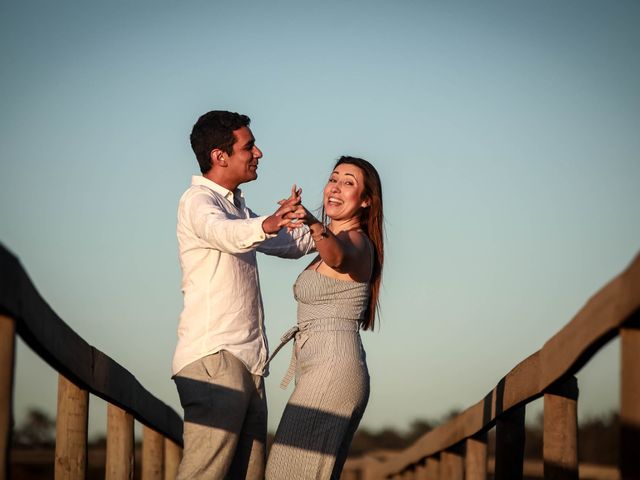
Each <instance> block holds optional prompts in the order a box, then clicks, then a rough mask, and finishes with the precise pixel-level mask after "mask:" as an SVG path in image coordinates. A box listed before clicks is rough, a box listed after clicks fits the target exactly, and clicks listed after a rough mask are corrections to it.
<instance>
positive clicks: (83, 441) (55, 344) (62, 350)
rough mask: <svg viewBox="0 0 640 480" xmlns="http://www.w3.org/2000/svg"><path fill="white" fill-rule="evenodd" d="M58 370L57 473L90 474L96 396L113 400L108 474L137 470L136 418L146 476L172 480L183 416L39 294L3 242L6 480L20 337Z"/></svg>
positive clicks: (0, 388)
mask: <svg viewBox="0 0 640 480" xmlns="http://www.w3.org/2000/svg"><path fill="white" fill-rule="evenodd" d="M16 334H18V335H20V337H21V338H22V339H23V340H24V342H25V343H26V344H27V345H29V347H30V348H31V349H32V350H33V351H34V352H36V353H37V354H38V355H39V356H40V357H41V358H42V359H44V360H45V361H46V362H47V363H48V364H49V365H50V366H51V367H53V368H54V369H55V370H56V371H57V372H58V373H59V380H58V404H57V405H58V407H57V410H58V412H57V420H56V446H55V466H54V470H55V478H56V479H62V478H64V479H76V478H77V479H84V478H85V475H86V470H87V424H88V403H89V394H94V395H97V396H98V397H100V398H102V399H104V400H105V401H106V402H108V405H107V410H108V411H107V455H106V465H105V471H106V478H107V479H130V478H133V473H134V420H137V421H139V422H140V423H142V424H143V441H142V466H141V467H142V468H141V469H140V470H141V476H142V479H143V480H152V479H153V480H164V479H173V478H175V476H176V472H177V468H178V464H179V462H180V456H181V452H182V419H181V418H180V416H179V415H178V414H177V413H176V412H175V411H174V410H173V409H171V408H170V407H168V406H167V405H165V404H164V403H163V402H162V401H160V400H159V399H157V398H156V397H154V396H153V395H152V394H151V393H149V392H148V391H147V390H146V389H145V388H144V387H143V386H142V385H141V384H140V383H139V382H138V381H137V380H136V379H135V377H134V376H133V375H132V374H131V373H130V372H128V371H127V370H126V369H125V368H124V367H122V366H121V365H119V364H118V363H116V362H115V361H114V360H112V359H111V358H109V357H108V356H107V355H105V354H104V353H102V352H101V351H100V350H97V349H96V348H94V347H92V346H91V345H89V344H88V343H87V342H86V341H85V340H84V339H82V337H80V336H79V335H78V334H76V333H75V332H74V331H73V330H72V329H71V328H69V326H68V325H67V324H65V323H64V322H63V321H62V320H61V319H60V318H59V317H58V316H57V315H56V314H55V313H54V312H53V310H52V309H51V308H50V307H49V306H48V305H47V303H46V302H45V301H44V300H43V299H42V297H40V295H39V294H38V292H37V291H36V289H35V288H34V286H33V285H32V283H31V281H30V280H29V277H28V276H27V274H26V272H25V271H24V269H23V268H22V266H21V265H20V262H19V261H18V259H17V258H16V257H14V256H13V255H12V254H11V253H10V252H9V251H7V250H6V249H5V248H4V247H2V246H1V245H0V480H5V479H6V478H8V467H9V465H8V463H9V460H8V458H9V449H10V441H11V415H12V397H13V391H12V390H13V373H14V358H15V352H14V349H15V335H16Z"/></svg>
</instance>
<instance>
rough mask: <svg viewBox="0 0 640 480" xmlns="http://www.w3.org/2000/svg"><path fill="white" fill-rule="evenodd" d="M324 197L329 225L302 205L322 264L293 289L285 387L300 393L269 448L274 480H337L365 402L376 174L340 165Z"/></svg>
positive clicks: (377, 262)
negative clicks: (294, 311)
mask: <svg viewBox="0 0 640 480" xmlns="http://www.w3.org/2000/svg"><path fill="white" fill-rule="evenodd" d="M323 197H324V198H323V222H320V221H319V220H318V219H316V218H315V217H314V216H313V215H312V214H311V213H309V211H308V210H306V209H305V208H304V207H302V206H300V209H301V211H303V212H304V215H305V217H304V223H306V224H307V225H309V228H310V230H311V235H312V238H313V239H314V241H315V244H316V249H317V252H318V256H317V257H316V258H315V260H313V262H311V264H310V265H309V266H308V267H307V268H306V269H305V270H304V271H303V272H302V273H301V274H300V275H299V276H298V279H297V280H296V282H295V284H294V287H293V289H294V296H295V298H296V301H297V302H298V323H297V326H296V327H294V328H292V329H291V330H290V331H289V332H287V334H285V336H284V337H283V339H282V340H283V342H285V343H286V341H288V340H289V339H290V338H292V337H294V335H295V343H294V352H293V356H292V360H291V366H290V367H289V372H288V373H287V376H286V377H285V380H283V384H284V385H283V386H284V387H285V388H286V384H287V383H288V381H289V379H290V378H291V376H292V375H293V372H294V371H295V372H296V386H295V389H294V391H293V393H292V395H291V398H290V399H289V402H288V403H287V406H286V408H285V411H284V414H283V416H282V419H281V421H280V424H279V426H278V430H277V432H276V435H275V439H274V442H273V445H272V447H271V453H270V455H269V461H268V462H267V471H266V478H267V479H268V480H276V479H328V478H331V479H338V478H339V477H340V472H341V471H342V467H343V465H344V462H345V460H346V457H347V453H348V450H349V445H350V444H351V440H352V438H353V434H354V433H355V431H356V429H357V427H358V424H359V423H360V419H361V418H362V414H363V413H364V409H365V407H366V405H367V401H368V399H369V372H368V371H367V365H366V361H365V353H364V350H363V348H362V342H361V340H360V335H359V332H358V331H359V329H360V328H362V329H363V330H371V329H373V326H374V321H375V316H376V308H377V306H378V297H379V292H380V280H381V274H382V263H383V258H384V248H383V226H382V224H383V214H382V188H381V184H380V177H379V176H378V172H377V171H376V170H375V168H374V167H373V166H372V165H371V164H370V163H369V162H367V161H366V160H362V159H360V158H354V157H341V158H340V159H339V160H338V161H337V163H336V165H335V167H334V169H333V172H332V173H331V176H330V177H329V181H328V182H327V185H326V187H325V188H324V195H323ZM325 215H326V217H328V218H329V219H330V222H329V224H328V225H325V222H324V216H325ZM281 346H282V345H281ZM279 348H280V347H279ZM279 348H278V349H279ZM276 351H277V350H276Z"/></svg>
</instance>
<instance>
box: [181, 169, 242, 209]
mask: <svg viewBox="0 0 640 480" xmlns="http://www.w3.org/2000/svg"><path fill="white" fill-rule="evenodd" d="M191 185H202V186H203V187H207V188H208V189H210V190H213V191H214V192H216V193H219V194H220V195H222V196H223V197H224V198H226V199H227V200H229V201H230V202H231V203H233V194H234V192H232V191H231V190H229V189H227V188H225V187H223V186H222V185H218V184H217V183H216V182H214V181H212V180H209V179H208V178H206V177H203V176H202V175H193V176H192V177H191ZM235 193H236V195H238V196H239V197H240V198H244V195H243V194H242V190H240V189H239V188H236V191H235Z"/></svg>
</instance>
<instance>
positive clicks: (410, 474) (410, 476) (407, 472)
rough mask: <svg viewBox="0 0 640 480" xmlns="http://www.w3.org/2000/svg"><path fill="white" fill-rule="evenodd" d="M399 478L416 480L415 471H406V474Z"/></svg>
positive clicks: (409, 469)
mask: <svg viewBox="0 0 640 480" xmlns="http://www.w3.org/2000/svg"><path fill="white" fill-rule="evenodd" d="M398 478H401V479H402V480H414V475H413V469H412V468H408V469H406V470H405V471H404V472H402V473H400V475H398Z"/></svg>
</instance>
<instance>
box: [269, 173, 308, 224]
mask: <svg viewBox="0 0 640 480" xmlns="http://www.w3.org/2000/svg"><path fill="white" fill-rule="evenodd" d="M278 205H279V207H278V209H277V210H276V211H275V212H274V213H273V214H272V215H270V216H269V217H267V218H266V219H265V220H264V222H262V229H263V230H264V231H265V233H270V234H271V233H277V232H278V231H279V230H280V229H281V228H283V227H286V228H287V229H288V230H293V229H296V228H300V227H301V226H302V225H304V224H306V223H309V221H310V217H311V218H313V216H312V215H311V214H310V213H309V211H308V210H307V209H306V208H305V207H304V206H303V205H302V189H301V188H298V187H297V186H296V184H293V186H292V187H291V195H289V198H286V199H283V200H280V201H279V202H278Z"/></svg>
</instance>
